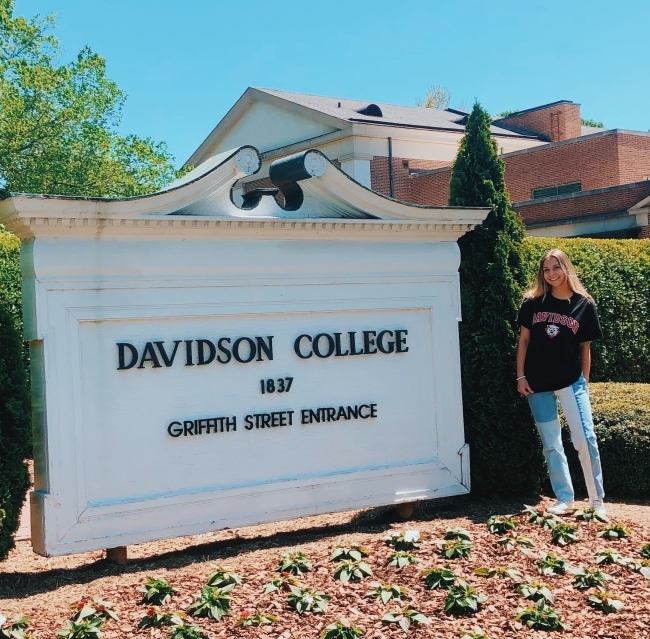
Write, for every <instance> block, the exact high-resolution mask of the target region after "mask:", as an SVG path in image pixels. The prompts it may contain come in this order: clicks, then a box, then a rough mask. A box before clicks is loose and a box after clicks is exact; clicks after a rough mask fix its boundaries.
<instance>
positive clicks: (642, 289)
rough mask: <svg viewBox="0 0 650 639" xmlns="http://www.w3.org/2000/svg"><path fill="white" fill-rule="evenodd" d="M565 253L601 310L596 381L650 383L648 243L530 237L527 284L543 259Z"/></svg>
mask: <svg viewBox="0 0 650 639" xmlns="http://www.w3.org/2000/svg"><path fill="white" fill-rule="evenodd" d="M551 248H559V249H561V250H563V251H564V252H565V253H566V254H567V255H568V256H569V257H570V258H571V261H572V262H573V264H574V265H575V267H576V271H577V272H578V275H579V276H580V279H581V280H582V282H583V284H584V285H585V287H586V288H587V290H588V291H589V292H590V293H591V295H592V296H593V298H594V300H595V301H596V304H597V306H598V314H599V316H600V321H601V324H602V327H603V334H604V339H602V340H599V341H597V342H594V343H593V344H592V363H591V371H592V372H591V377H592V379H593V380H594V381H612V382H645V383H649V382H650V366H648V361H649V360H650V287H649V286H648V282H649V281H650V242H644V241H638V240H592V239H559V238H539V237H527V238H526V239H525V240H524V243H523V263H524V270H525V272H526V275H527V278H528V281H531V280H532V279H533V277H534V272H535V270H536V268H537V266H538V264H539V260H540V259H541V257H542V255H543V254H544V253H545V252H546V251H547V250H549V249H551Z"/></svg>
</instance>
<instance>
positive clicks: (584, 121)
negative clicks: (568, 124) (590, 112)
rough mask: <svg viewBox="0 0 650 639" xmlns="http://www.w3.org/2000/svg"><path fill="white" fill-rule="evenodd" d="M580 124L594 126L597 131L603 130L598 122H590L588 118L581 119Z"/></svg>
mask: <svg viewBox="0 0 650 639" xmlns="http://www.w3.org/2000/svg"><path fill="white" fill-rule="evenodd" d="M580 123H581V124H582V126H594V127H596V128H598V129H604V128H605V125H604V124H603V123H602V122H600V121H599V120H590V119H589V118H581V119H580Z"/></svg>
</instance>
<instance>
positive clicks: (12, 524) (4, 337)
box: [0, 299, 31, 561]
mask: <svg viewBox="0 0 650 639" xmlns="http://www.w3.org/2000/svg"><path fill="white" fill-rule="evenodd" d="M0 345H1V346H0V561H2V560H3V559H4V558H5V557H6V556H7V553H8V552H9V551H10V550H11V549H12V548H13V545H14V539H13V535H14V533H15V532H16V530H17V529H18V524H19V519H20V509H21V507H22V505H23V501H24V499H25V494H26V492H27V489H28V488H29V476H28V473H27V465H26V463H25V459H26V458H27V457H28V456H29V454H30V451H29V448H30V442H29V439H30V438H29V433H30V426H31V424H30V421H31V420H30V402H29V391H28V385H27V378H26V375H25V365H24V363H23V357H22V343H21V339H20V336H19V335H18V333H17V331H16V327H15V320H14V318H13V317H12V315H11V314H10V312H9V310H8V309H7V305H6V303H5V302H4V300H2V299H0Z"/></svg>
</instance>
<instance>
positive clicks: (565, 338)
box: [517, 249, 606, 519]
mask: <svg viewBox="0 0 650 639" xmlns="http://www.w3.org/2000/svg"><path fill="white" fill-rule="evenodd" d="M519 326H520V331H521V332H520V336H519V346H518V348H517V389H518V390H519V392H520V393H521V394H522V395H524V396H525V397H526V398H527V399H528V403H529V404H530V408H531V411H532V413H533V418H534V419H535V423H536V424H537V429H538V430H539V434H540V437H541V439H542V445H543V447H544V457H545V458H546V464H547V465H548V472H549V475H550V478H551V485H552V486H553V491H554V492H555V496H556V498H557V502H556V503H555V504H554V505H553V506H552V507H551V508H549V511H550V512H551V513H554V514H556V515H561V514H564V513H566V512H567V511H569V510H570V509H571V508H573V496H574V495H573V485H572V483H571V476H570V475H569V466H568V464H567V459H566V455H565V454H564V448H563V446H562V437H561V428H560V420H559V418H558V412H557V400H558V399H559V400H560V404H561V405H562V411H563V412H564V416H565V417H566V420H567V422H568V424H569V428H570V430H571V441H572V442H573V445H574V446H575V448H576V450H577V451H578V456H579V458H580V464H581V466H582V471H583V473H584V476H585V483H586V484H587V492H588V494H589V503H590V506H591V508H594V509H595V510H596V512H597V513H598V515H599V516H600V517H602V518H603V519H604V518H606V512H605V506H604V504H603V498H604V497H605V492H604V490H603V475H602V470H601V465H600V455H599V453H598V443H597V441H596V434H595V433H594V424H593V421H592V417H591V404H590V403H589V391H588V389H587V384H588V383H589V368H590V365H591V351H590V343H591V342H592V341H593V340H596V339H601V338H602V336H603V334H602V331H601V329H600V322H599V321H598V313H597V312H596V305H595V304H594V300H593V298H592V297H591V296H590V295H589V293H587V291H586V290H585V288H584V286H583V285H582V284H581V283H580V280H579V279H578V276H577V275H576V272H575V269H574V268H573V264H571V261H570V260H569V258H568V257H567V255H566V254H565V253H563V252H562V251H560V250H558V249H552V250H550V251H548V252H547V253H546V254H545V255H544V257H543V258H542V260H541V262H540V265H539V270H538V272H537V282H536V286H535V287H534V288H533V289H531V290H530V291H528V292H527V293H526V295H525V297H524V302H523V304H522V305H521V309H520V311H519Z"/></svg>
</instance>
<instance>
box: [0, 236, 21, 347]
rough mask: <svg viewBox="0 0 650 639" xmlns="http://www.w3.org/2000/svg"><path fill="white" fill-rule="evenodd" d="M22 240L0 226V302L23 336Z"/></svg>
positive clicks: (19, 333)
mask: <svg viewBox="0 0 650 639" xmlns="http://www.w3.org/2000/svg"><path fill="white" fill-rule="evenodd" d="M22 299H23V296H22V282H21V276H20V240H19V239H18V238H17V237H16V236H15V235H14V234H13V233H9V232H8V231H5V230H4V227H3V226H2V225H0V301H1V302H4V304H5V306H6V308H7V310H8V311H9V314H10V315H11V318H12V321H13V325H14V328H15V329H16V333H17V334H18V335H20V338H21V340H22V335H23V315H22V313H23V311H22Z"/></svg>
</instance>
